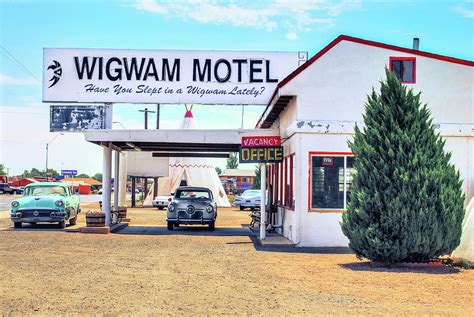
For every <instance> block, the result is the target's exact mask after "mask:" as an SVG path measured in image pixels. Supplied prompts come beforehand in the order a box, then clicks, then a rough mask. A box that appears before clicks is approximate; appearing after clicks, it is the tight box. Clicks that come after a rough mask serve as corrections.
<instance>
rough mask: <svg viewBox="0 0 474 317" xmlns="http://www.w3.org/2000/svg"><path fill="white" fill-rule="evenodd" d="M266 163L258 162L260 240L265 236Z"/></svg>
mask: <svg viewBox="0 0 474 317" xmlns="http://www.w3.org/2000/svg"><path fill="white" fill-rule="evenodd" d="M266 167H267V165H266V164H265V163H260V188H261V193H260V196H261V200H260V240H265V237H266V233H267V231H266V222H267V209H266V204H267V202H266V186H267V182H266V176H267V168H266Z"/></svg>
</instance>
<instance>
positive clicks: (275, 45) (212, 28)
mask: <svg viewBox="0 0 474 317" xmlns="http://www.w3.org/2000/svg"><path fill="white" fill-rule="evenodd" d="M0 10H1V12H0V14H1V16H0V21H1V22H0V23H1V26H0V32H1V39H0V41H1V46H2V47H1V48H0V116H1V118H0V120H1V121H0V122H1V126H2V127H1V130H0V133H1V134H0V142H1V143H0V145H1V151H0V163H3V164H5V165H7V166H8V167H9V168H10V172H11V173H20V172H22V171H23V170H24V169H30V168H31V167H34V166H35V167H39V168H43V165H44V163H43V162H44V146H45V143H46V142H48V141H49V140H50V139H52V138H53V137H54V135H53V134H51V133H49V132H48V105H47V104H42V103H41V83H40V82H39V80H40V79H41V78H42V74H41V70H42V50H43V47H74V48H76V47H78V48H82V47H89V48H129V49H134V48H136V49H138V48H141V49H202V50H263V51H281V50H284V51H308V53H309V56H310V57H311V56H312V55H314V54H315V53H316V52H318V51H319V50H320V49H322V48H323V47H324V46H325V45H326V44H328V43H329V42H330V41H332V40H333V39H334V38H335V37H337V36H338V35H340V34H346V35H351V36H356V37H361V38H365V39H369V40H375V41H380V42H384V43H388V44H393V45H398V46H403V47H411V43H412V38H413V37H419V38H420V49H421V50H423V51H428V52H433V53H437V54H442V55H448V56H453V57H457V58H462V59H467V60H474V5H473V2H472V1H363V0H361V1H309V0H308V1H298V0H296V1H289V0H287V1H281V0H274V1H270V0H267V1H225V2H224V1H207V0H202V1H158V0H156V1H151V0H150V1H136V2H135V1H111V0H110V1H81V0H77V1H22V0H18V1H0ZM15 60H16V61H15ZM17 61H18V62H19V63H21V64H22V65H23V66H24V67H23V66H21V65H19V63H18V62H17ZM143 107H144V106H143V105H117V106H116V107H115V109H114V116H115V118H114V120H117V121H120V122H122V124H123V125H125V126H126V127H127V128H140V127H141V126H142V121H143V119H142V114H141V113H138V111H137V110H138V109H141V108H143ZM183 108H184V107H183V106H175V105H167V106H164V107H163V111H162V118H163V127H165V128H174V127H177V126H179V123H180V121H181V119H182V116H183V114H184V109H183ZM262 109H263V108H262V107H248V108H246V114H245V126H246V127H253V126H254V124H255V122H256V120H257V118H258V117H259V114H260V113H261V111H262ZM240 111H241V109H240V108H239V107H235V106H231V107H229V106H227V107H223V106H221V107H217V106H196V107H195V108H194V115H195V118H196V123H197V126H198V127H201V128H205V127H215V128H219V127H234V128H238V127H240ZM19 123H22V124H19ZM116 128H120V127H116ZM54 144H55V145H54V147H53V146H52V147H51V152H50V155H51V157H50V161H51V164H50V166H51V167H53V168H56V169H60V168H61V167H63V168H77V169H79V170H81V171H83V172H86V173H95V172H100V171H101V164H102V161H101V151H100V148H98V147H97V146H93V145H90V144H87V143H86V142H85V141H83V137H82V135H77V134H75V135H72V134H68V135H65V136H61V137H59V138H58V139H57V140H56V141H55V143H54ZM71 145H73V146H71ZM25 148H28V155H27V157H25V155H24V149H25ZM85 151H87V152H88V153H89V154H88V155H87V158H84V157H83V153H84V152H85ZM217 164H218V165H221V167H222V165H223V164H224V162H223V161H218V162H217Z"/></svg>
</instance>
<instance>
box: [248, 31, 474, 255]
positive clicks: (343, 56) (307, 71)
mask: <svg viewBox="0 0 474 317" xmlns="http://www.w3.org/2000/svg"><path fill="white" fill-rule="evenodd" d="M416 45H417V44H416ZM473 66H474V62H472V61H466V60H460V59H456V58H452V57H447V56H440V55H436V54H432V53H427V52H423V51H419V50H417V49H407V48H401V47H396V46H392V45H387V44H382V43H378V42H372V41H367V40H362V39H358V38H353V37H348V36H344V35H341V36H339V37H338V38H336V39H335V40H334V41H333V42H331V43H330V44H329V45H328V46H326V47H325V48H324V49H322V50H321V51H320V52H319V53H317V54H316V55H315V56H314V57H312V58H311V59H310V60H309V61H308V62H306V63H305V64H304V65H303V66H301V67H299V68H298V69H297V70H296V71H294V72H293V73H292V74H290V75H289V76H288V77H287V78H285V79H284V80H283V81H281V82H280V83H279V84H278V88H277V89H276V90H275V93H274V95H273V97H272V99H271V101H270V102H269V104H268V106H267V107H266V110H265V112H264V113H263V115H262V116H261V118H260V120H259V122H258V123H257V128H262V129H269V128H272V129H278V130H279V131H280V135H281V137H282V139H283V140H284V141H283V146H284V151H285V161H284V163H283V164H279V165H270V166H269V173H270V174H269V175H270V177H269V178H270V179H269V186H270V191H271V194H270V196H271V197H270V203H272V204H273V205H274V206H278V207H275V208H274V209H276V210H277V211H278V212H274V213H273V218H274V219H273V223H274V224H279V223H282V224H283V228H282V231H283V235H284V236H285V237H287V238H288V239H290V240H291V241H293V243H295V244H296V245H297V246H325V247H329V246H347V244H348V240H347V239H346V237H345V236H344V235H343V233H342V231H341V228H340V224H339V222H340V221H341V219H342V212H343V210H344V209H345V207H346V200H347V193H348V192H350V187H351V186H350V185H351V184H350V183H351V180H350V177H349V176H348V175H349V172H348V171H349V169H350V168H351V166H352V160H353V158H352V154H351V152H350V149H349V147H348V144H347V141H348V140H349V139H350V138H352V136H353V129H354V125H355V124H356V123H359V124H361V123H362V121H363V120H362V115H363V113H364V103H365V102H366V100H367V94H368V93H369V92H370V91H371V89H372V87H374V88H375V90H376V91H377V90H378V89H379V86H380V84H379V82H380V81H381V80H382V79H384V78H385V67H389V68H390V69H392V70H393V71H395V72H397V74H398V75H399V77H401V78H402V81H403V82H404V83H405V84H406V85H408V86H410V87H413V89H414V90H415V91H416V92H419V91H421V92H422V95H421V99H422V102H423V103H428V105H429V108H430V110H431V113H432V116H433V117H434V123H435V124H437V127H438V128H439V131H440V133H441V135H442V136H443V137H444V138H446V140H447V142H446V149H447V150H450V151H452V162H453V163H454V164H455V165H456V166H457V168H458V169H459V171H460V173H461V177H462V178H463V180H464V183H463V190H464V192H465V193H466V203H467V202H468V201H469V200H470V199H471V198H472V197H473V195H474V99H473V97H474V96H473V94H474V71H473V70H474V68H473Z"/></svg>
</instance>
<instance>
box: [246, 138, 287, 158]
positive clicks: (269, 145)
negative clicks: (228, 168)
mask: <svg viewBox="0 0 474 317" xmlns="http://www.w3.org/2000/svg"><path fill="white" fill-rule="evenodd" d="M282 161H283V147H282V146H281V137H280V136H243V137H242V139H241V147H240V149H239V163H279V162H282Z"/></svg>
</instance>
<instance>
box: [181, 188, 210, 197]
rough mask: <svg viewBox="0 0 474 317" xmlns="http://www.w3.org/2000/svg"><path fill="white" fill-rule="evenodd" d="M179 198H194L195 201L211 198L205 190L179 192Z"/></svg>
mask: <svg viewBox="0 0 474 317" xmlns="http://www.w3.org/2000/svg"><path fill="white" fill-rule="evenodd" d="M176 197H178V198H194V199H209V198H210V197H211V196H210V194H209V192H208V191H204V190H178V191H177V192H176Z"/></svg>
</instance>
